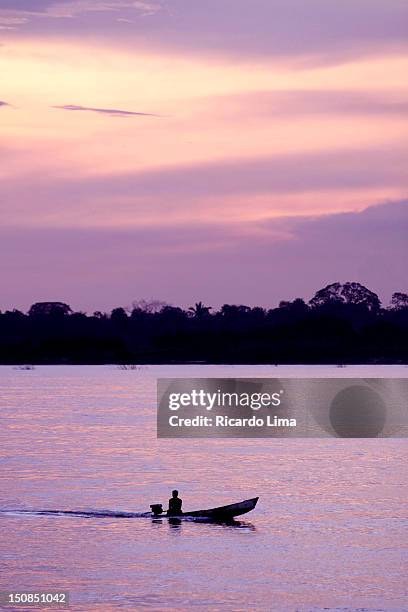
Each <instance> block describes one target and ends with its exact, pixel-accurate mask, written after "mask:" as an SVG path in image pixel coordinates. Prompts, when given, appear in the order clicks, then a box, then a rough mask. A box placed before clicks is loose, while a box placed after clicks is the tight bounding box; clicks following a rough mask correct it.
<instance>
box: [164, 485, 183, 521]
mask: <svg viewBox="0 0 408 612" xmlns="http://www.w3.org/2000/svg"><path fill="white" fill-rule="evenodd" d="M171 495H172V497H171V498H170V499H169V509H168V510H167V514H168V516H179V515H180V514H182V511H181V506H182V504H183V500H182V499H180V498H179V496H178V491H177V490H176V489H175V490H174V491H172V492H171Z"/></svg>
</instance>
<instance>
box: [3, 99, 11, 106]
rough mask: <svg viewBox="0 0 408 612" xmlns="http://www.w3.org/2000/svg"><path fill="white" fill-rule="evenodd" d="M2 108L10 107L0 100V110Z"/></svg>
mask: <svg viewBox="0 0 408 612" xmlns="http://www.w3.org/2000/svg"><path fill="white" fill-rule="evenodd" d="M4 106H11V105H10V104H9V103H8V102H5V101H4V100H0V108H2V107H4Z"/></svg>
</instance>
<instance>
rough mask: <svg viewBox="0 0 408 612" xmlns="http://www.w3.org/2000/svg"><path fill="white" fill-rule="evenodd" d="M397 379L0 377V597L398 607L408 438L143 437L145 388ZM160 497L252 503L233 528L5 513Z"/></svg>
mask: <svg viewBox="0 0 408 612" xmlns="http://www.w3.org/2000/svg"><path fill="white" fill-rule="evenodd" d="M407 373H408V369H407V368H406V367H405V368H404V367H402V366H401V367H394V366H388V367H387V366H376V367H363V366H358V367H349V368H346V369H338V368H330V367H320V366H318V367H316V366H315V367H313V366H311V367H289V366H288V367H279V368H276V367H273V368H272V367H269V366H202V365H192V366H143V367H140V368H139V369H137V370H120V369H118V368H117V367H116V366H39V367H36V368H35V369H34V370H18V369H15V368H13V367H1V368H0V409H1V413H0V422H1V428H0V462H1V472H0V477H1V492H0V510H1V512H0V525H1V534H2V537H1V543H0V555H1V574H0V589H2V590H18V591H23V590H30V591H34V590H37V591H38V590H40V589H41V590H65V591H69V592H70V602H71V603H70V608H69V609H71V610H78V611H86V612H89V611H93V610H98V611H99V610H100V611H103V612H109V611H110V610H143V609H150V610H190V609H194V610H214V611H216V610H234V611H238V610H278V611H286V610H290V611H295V610H296V611H299V612H306V611H307V612H309V611H313V612H316V611H322V610H342V611H355V610H365V611H374V610H375V611H377V610H387V611H391V610H393V611H401V610H408V603H407V579H406V575H407V558H408V555H407V543H408V542H407V540H408V537H407V527H408V518H407V503H406V501H407V489H408V486H407V484H408V474H407V471H408V470H407V455H408V441H407V439H365V440H350V439H349V440H345V439H332V438H329V439H328V438H325V439H308V440H303V439H290V440H289V439H263V440H262V439H249V440H247V439H235V440H234V439H228V440H225V439H211V440H206V439H198V440H194V439H193V440H182V439H178V440H157V439H156V379H157V377H200V376H201V377H217V376H218V377H229V376H232V377H239V376H241V377H255V376H259V377H276V376H282V377H284V376H317V377H324V376H343V377H344V376H348V377H353V376H364V377H372V376H379V377H381V376H387V377H388V376H396V377H407ZM175 487H177V488H178V489H179V490H180V495H181V497H182V498H183V507H184V509H185V510H188V509H199V508H206V507H209V506H217V505H223V504H225V503H231V502H234V501H240V500H242V499H247V498H250V497H255V496H258V495H259V496H260V500H259V503H258V506H257V508H256V509H255V511H254V512H252V513H251V514H248V515H247V516H246V517H243V518H244V519H245V520H243V521H241V522H239V523H238V524H236V525H232V526H223V525H216V524H202V523H194V522H183V523H182V524H180V525H170V524H169V523H168V521H167V520H166V519H161V520H158V521H152V520H151V519H146V518H134V519H125V518H113V517H105V518H96V517H88V518H84V517H78V516H70V515H61V516H58V515H57V516H44V515H37V514H35V512H33V513H32V514H30V513H29V514H27V513H22V512H19V511H21V510H33V511H36V510H46V509H49V510H56V509H61V510H76V509H81V510H87V511H92V510H98V511H100V510H104V509H109V510H114V511H145V510H148V509H149V505H150V504H151V503H154V502H159V503H163V504H165V503H166V500H167V499H168V497H169V494H170V491H171V490H172V489H173V488H175ZM20 609H21V608H20Z"/></svg>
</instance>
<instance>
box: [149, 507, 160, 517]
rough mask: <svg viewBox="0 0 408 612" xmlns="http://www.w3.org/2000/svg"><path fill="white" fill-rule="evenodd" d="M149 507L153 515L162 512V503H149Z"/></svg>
mask: <svg viewBox="0 0 408 612" xmlns="http://www.w3.org/2000/svg"><path fill="white" fill-rule="evenodd" d="M150 509H151V511H152V513H153V516H160V514H163V505H162V504H151V505H150Z"/></svg>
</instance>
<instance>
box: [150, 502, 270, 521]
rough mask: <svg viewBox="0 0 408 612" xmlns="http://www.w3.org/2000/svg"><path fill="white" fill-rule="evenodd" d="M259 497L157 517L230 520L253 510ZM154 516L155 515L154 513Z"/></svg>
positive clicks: (158, 516)
mask: <svg viewBox="0 0 408 612" xmlns="http://www.w3.org/2000/svg"><path fill="white" fill-rule="evenodd" d="M258 499H259V497H253V498H252V499H245V500H244V501H241V502H237V503H236V504H229V505H228V506H219V507H218V508H209V509H207V510H194V511H193V512H183V513H182V514H180V515H177V516H174V515H171V516H169V515H167V514H161V515H160V514H159V515H156V516H157V518H162V517H163V518H164V517H167V518H183V519H184V518H204V519H210V520H214V521H228V520H231V519H233V518H234V517H236V516H241V515H242V514H246V513H247V512H251V510H253V509H254V508H255V506H256V504H257V501H258ZM152 516H154V515H153V514H152Z"/></svg>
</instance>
